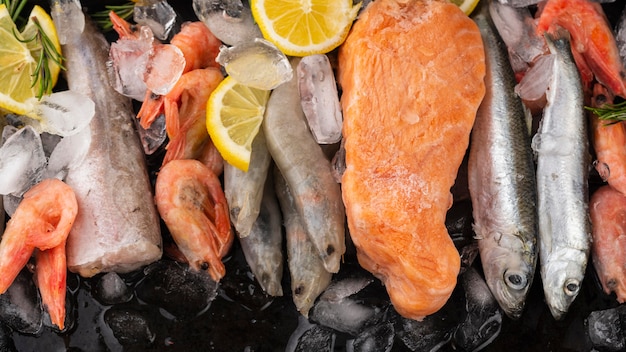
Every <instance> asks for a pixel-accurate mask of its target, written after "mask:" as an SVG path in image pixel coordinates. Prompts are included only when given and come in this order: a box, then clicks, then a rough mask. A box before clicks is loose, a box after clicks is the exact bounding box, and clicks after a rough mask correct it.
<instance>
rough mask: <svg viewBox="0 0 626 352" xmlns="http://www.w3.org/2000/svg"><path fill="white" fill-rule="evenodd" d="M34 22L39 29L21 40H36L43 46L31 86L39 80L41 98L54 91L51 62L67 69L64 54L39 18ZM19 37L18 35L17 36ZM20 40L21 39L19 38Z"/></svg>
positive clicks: (38, 95) (36, 43)
mask: <svg viewBox="0 0 626 352" xmlns="http://www.w3.org/2000/svg"><path fill="white" fill-rule="evenodd" d="M33 23H34V24H35V27H36V28H37V30H36V31H35V34H33V36H32V37H31V38H24V39H22V40H20V41H21V42H22V43H30V42H34V43H35V45H36V46H41V52H40V53H39V57H38V58H37V66H36V67H35V71H34V72H33V75H32V76H33V82H32V85H31V87H34V86H35V85H36V84H37V83H38V82H39V89H38V91H37V99H41V98H42V97H43V96H44V95H46V94H50V93H52V88H54V87H53V86H52V84H53V82H52V74H51V73H50V62H51V61H52V62H54V63H56V64H57V65H58V66H59V67H60V68H61V69H62V70H65V67H64V66H63V60H64V58H63V56H62V55H61V53H59V52H58V51H57V49H56V47H55V46H54V43H53V42H52V40H51V39H50V37H48V35H46V33H45V32H44V30H43V28H42V27H41V24H40V23H39V20H38V19H37V18H36V17H34V18H33ZM16 37H17V36H16ZM18 40H19V39H18Z"/></svg>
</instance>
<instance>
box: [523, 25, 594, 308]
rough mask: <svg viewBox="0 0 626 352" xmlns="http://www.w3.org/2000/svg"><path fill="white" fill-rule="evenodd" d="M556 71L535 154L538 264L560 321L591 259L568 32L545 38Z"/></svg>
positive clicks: (579, 106) (582, 123)
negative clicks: (552, 56)
mask: <svg viewBox="0 0 626 352" xmlns="http://www.w3.org/2000/svg"><path fill="white" fill-rule="evenodd" d="M546 42H547V43H548V47H549V49H550V52H551V53H552V54H553V55H554V72H553V73H552V79H551V81H550V85H549V89H548V91H547V92H546V98H547V101H548V103H547V105H546V107H545V108H544V112H543V117H542V120H541V122H540V126H539V130H538V131H537V134H536V135H535V136H534V137H533V140H532V147H533V149H534V151H535V153H536V155H537V198H538V205H537V210H538V213H539V242H538V243H539V263H540V264H539V265H540V272H541V280H542V281H543V290H544V294H545V299H546V303H547V304H548V307H549V308H550V312H551V313H552V316H553V317H554V318H555V319H557V320H559V319H562V318H563V317H564V316H565V314H566V313H567V311H568V309H569V307H570V305H571V303H572V302H573V301H574V299H575V298H576V296H577V295H578V292H579V290H580V287H581V284H582V281H583V278H584V275H585V269H586V267H587V261H588V259H589V251H590V240H591V224H590V221H589V211H588V208H589V191H588V184H587V179H588V174H589V163H590V159H591V157H590V154H589V151H588V147H589V142H588V135H587V124H586V123H587V119H586V116H585V111H584V108H583V89H582V84H581V79H580V74H579V72H578V69H577V67H576V64H575V63H574V59H573V57H572V53H571V49H570V41H569V33H567V32H566V31H564V30H563V31H559V32H558V33H557V34H556V35H551V34H546Z"/></svg>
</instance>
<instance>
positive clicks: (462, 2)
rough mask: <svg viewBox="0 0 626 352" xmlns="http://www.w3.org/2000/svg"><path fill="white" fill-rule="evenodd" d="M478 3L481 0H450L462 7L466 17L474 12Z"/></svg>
mask: <svg viewBox="0 0 626 352" xmlns="http://www.w3.org/2000/svg"><path fill="white" fill-rule="evenodd" d="M478 1H479V0H450V2H452V3H453V4H455V5H457V6H458V7H460V8H461V10H463V12H465V14H466V15H469V14H470V13H472V11H474V9H475V8H476V5H478Z"/></svg>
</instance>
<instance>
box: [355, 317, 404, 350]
mask: <svg viewBox="0 0 626 352" xmlns="http://www.w3.org/2000/svg"><path fill="white" fill-rule="evenodd" d="M395 336H396V333H395V329H394V327H393V322H390V321H388V322H384V323H382V324H378V325H374V326H372V327H370V328H368V329H366V330H365V331H363V332H362V333H360V334H359V335H358V336H357V337H356V338H355V339H354V340H353V341H352V346H351V347H352V349H353V351H354V352H390V351H391V349H392V347H393V340H394V338H395Z"/></svg>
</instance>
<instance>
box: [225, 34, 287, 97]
mask: <svg viewBox="0 0 626 352" xmlns="http://www.w3.org/2000/svg"><path fill="white" fill-rule="evenodd" d="M215 61H217V62H218V63H219V64H220V65H222V66H224V69H226V72H227V73H228V74H229V75H230V76H231V77H233V79H235V80H236V81H237V82H239V83H241V84H244V85H247V86H250V87H254V88H258V89H264V90H271V89H274V88H276V87H278V86H279V85H281V84H283V83H285V82H287V81H289V80H291V78H292V77H293V69H292V68H291V65H290V64H289V59H287V56H285V54H283V53H282V52H281V51H280V50H279V49H278V48H277V47H276V46H275V45H274V44H272V43H270V42H268V41H267V40H265V39H259V38H256V39H254V40H251V41H247V42H244V43H240V44H237V45H235V46H232V47H226V46H222V48H220V53H219V54H218V55H217V58H216V59H215Z"/></svg>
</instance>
